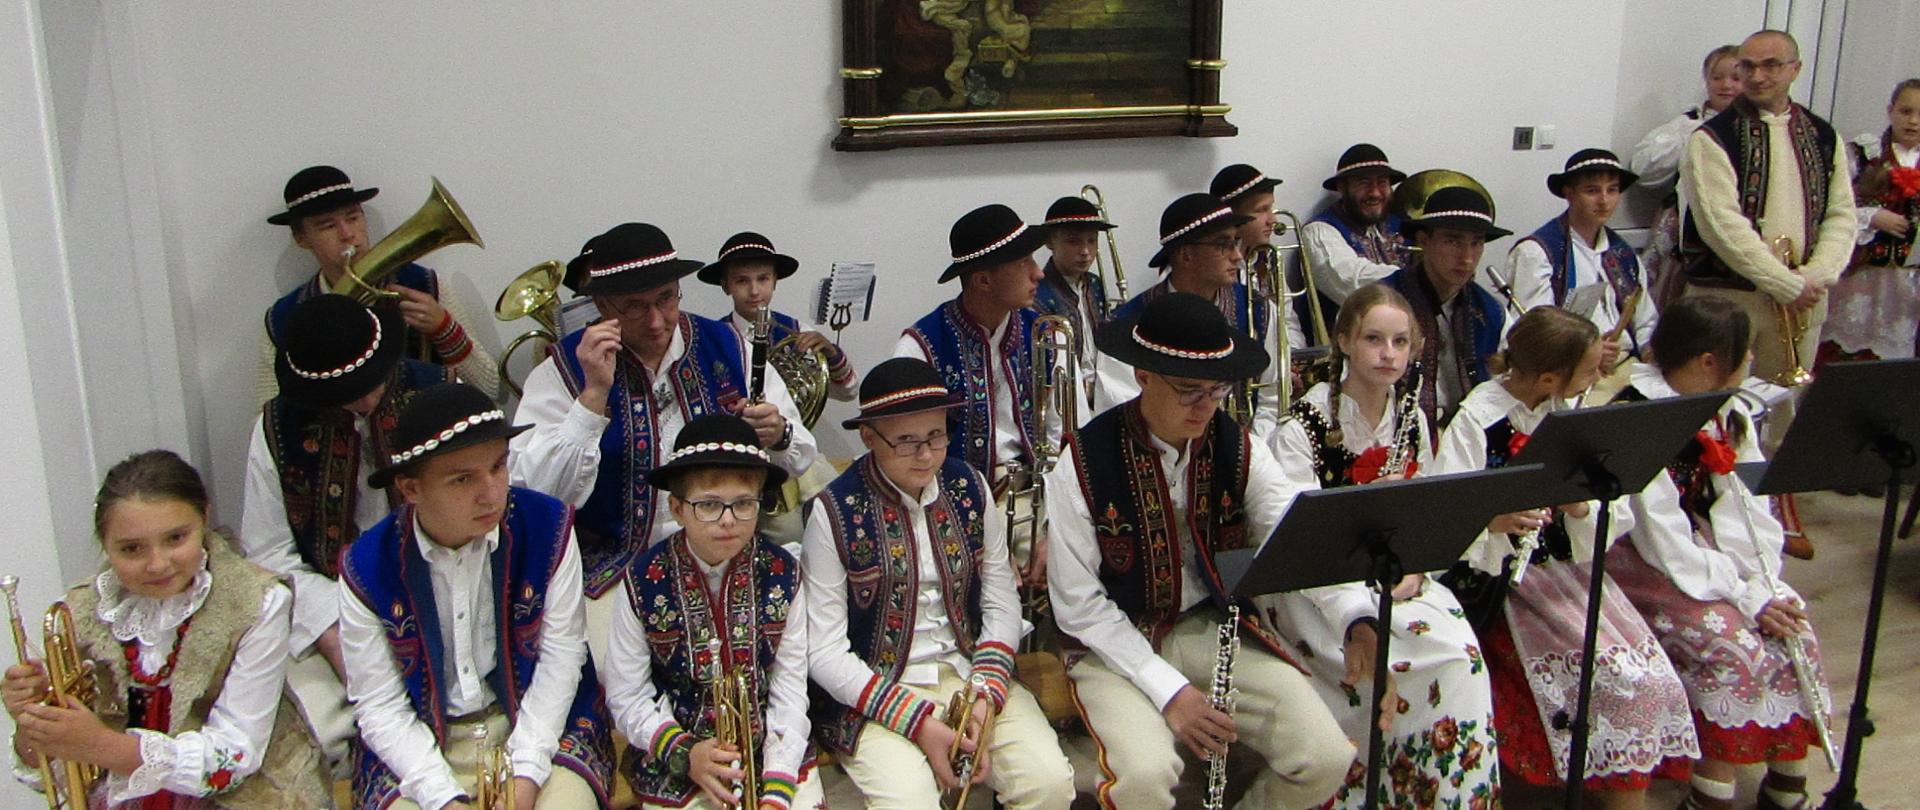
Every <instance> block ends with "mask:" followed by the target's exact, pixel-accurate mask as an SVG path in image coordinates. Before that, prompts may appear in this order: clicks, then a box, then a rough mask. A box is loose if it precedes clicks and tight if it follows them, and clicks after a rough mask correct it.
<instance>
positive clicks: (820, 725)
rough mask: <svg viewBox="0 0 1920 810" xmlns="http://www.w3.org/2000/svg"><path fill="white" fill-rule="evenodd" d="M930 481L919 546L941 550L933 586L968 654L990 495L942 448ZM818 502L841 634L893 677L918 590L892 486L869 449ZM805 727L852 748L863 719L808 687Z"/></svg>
mask: <svg viewBox="0 0 1920 810" xmlns="http://www.w3.org/2000/svg"><path fill="white" fill-rule="evenodd" d="M931 486H935V487H938V488H939V496H938V497H937V498H935V499H934V501H933V503H932V504H930V505H928V506H927V507H926V523H927V531H929V532H931V533H932V534H933V536H932V537H929V538H927V546H928V547H929V548H931V549H933V551H934V553H935V554H937V555H939V556H940V559H939V560H938V561H937V563H936V564H935V567H936V568H938V569H939V571H940V588H941V593H942V594H943V595H944V598H945V602H946V609H947V617H948V618H949V619H951V620H952V622H953V637H954V641H955V642H956V643H957V644H958V645H959V649H960V654H962V655H965V656H968V657H971V656H972V655H973V645H974V640H975V639H977V638H978V637H979V635H980V579H979V572H980V561H981V558H982V557H983V556H985V554H986V546H985V537H986V533H985V532H986V524H985V523H984V521H986V520H992V519H994V518H993V517H992V516H991V515H990V514H989V510H990V509H991V507H992V506H993V496H992V494H990V493H988V492H987V491H986V490H984V489H982V488H981V486H980V479H979V476H978V475H977V474H976V473H975V472H974V471H973V469H972V468H971V467H969V466H968V465H967V463H966V462H964V461H961V460H959V459H956V458H953V457H951V456H949V457H948V458H947V459H946V461H944V462H942V463H941V465H940V472H939V473H938V474H936V476H935V478H934V480H933V483H932V484H931ZM815 497H816V498H817V500H818V501H819V502H820V503H821V504H822V505H823V506H825V507H826V509H825V510H823V511H824V512H825V513H826V515H827V520H828V521H830V523H829V525H830V527H831V528H832V529H833V539H834V546H835V548H836V549H837V550H838V551H839V553H840V563H841V565H843V566H844V567H845V568H846V571H847V640H848V642H850V643H851V645H852V647H853V652H854V654H855V655H858V656H860V660H862V661H865V662H866V663H867V665H868V666H871V667H873V669H874V671H875V672H876V673H879V675H880V677H881V678H883V679H886V680H889V681H892V680H898V679H899V677H900V674H901V673H902V672H903V671H905V669H906V666H907V654H908V652H909V650H910V649H911V648H912V646H913V626H914V622H915V621H916V612H915V611H916V607H917V606H918V604H919V593H920V552H919V543H918V541H917V538H915V537H914V536H913V532H912V522H911V520H910V519H909V518H908V516H907V514H906V513H905V511H904V507H903V506H902V505H901V504H900V500H899V493H898V492H897V491H896V490H895V489H894V487H893V485H892V484H889V483H887V481H886V480H885V479H884V478H882V477H881V473H880V467H879V465H878V464H877V463H875V462H874V460H873V456H872V454H868V455H867V456H865V457H863V458H861V459H860V460H859V461H857V462H855V463H854V465H853V466H852V467H849V468H847V471H846V472H844V473H841V474H840V477H839V478H835V479H833V483H831V484H828V485H827V488H826V489H825V490H822V491H821V493H820V494H819V495H818V496H815ZM811 695H812V696H811V698H810V703H811V704H812V712H811V714H812V716H813V730H814V733H815V734H816V735H817V736H818V738H819V739H820V742H821V743H822V744H824V745H826V746H827V747H829V748H832V749H833V750H836V751H841V752H845V753H852V752H853V751H854V748H855V746H856V745H857V744H858V743H859V741H860V729H861V728H862V727H864V726H865V725H866V717H865V716H863V715H861V714H860V712H859V710H857V709H854V708H852V707H849V706H847V705H845V704H842V703H840V702H839V701H836V700H834V699H833V697H832V696H830V695H828V694H827V693H826V692H825V691H823V690H821V689H819V688H818V687H814V688H813V689H812V692H811Z"/></svg>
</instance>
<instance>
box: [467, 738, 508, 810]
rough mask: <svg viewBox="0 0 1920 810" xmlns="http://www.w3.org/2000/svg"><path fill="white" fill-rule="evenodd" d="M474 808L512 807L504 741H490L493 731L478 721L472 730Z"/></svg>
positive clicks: (483, 809)
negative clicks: (478, 723)
mask: <svg viewBox="0 0 1920 810" xmlns="http://www.w3.org/2000/svg"><path fill="white" fill-rule="evenodd" d="M473 745H474V766H473V770H474V775H473V777H474V781H473V807H474V810H508V808H511V807H512V806H513V763H511V762H508V761H507V746H506V744H505V743H496V742H494V741H493V732H492V731H491V730H489V729H488V728H487V724H486V723H484V722H483V723H481V724H480V725H478V726H475V727H474V729H473Z"/></svg>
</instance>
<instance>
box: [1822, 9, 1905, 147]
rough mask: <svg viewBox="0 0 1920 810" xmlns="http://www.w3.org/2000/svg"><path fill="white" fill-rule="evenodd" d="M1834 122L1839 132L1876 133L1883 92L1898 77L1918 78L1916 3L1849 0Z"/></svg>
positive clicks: (1881, 122) (1883, 116) (1882, 124)
mask: <svg viewBox="0 0 1920 810" xmlns="http://www.w3.org/2000/svg"><path fill="white" fill-rule="evenodd" d="M1843 30H1844V31H1845V40H1844V41H1843V42H1842V44H1841V50H1840V75H1841V76H1843V77H1844V78H1845V81H1843V82H1842V83H1841V84H1840V86H1839V87H1838V88H1836V91H1837V92H1835V93H1834V98H1833V123H1834V126H1836V127H1839V129H1840V133H1841V135H1842V137H1846V138H1852V137H1855V136H1857V135H1860V134H1861V133H1865V132H1871V133H1873V134H1876V135H1877V134H1879V133H1880V131H1881V130H1883V129H1885V128H1886V126H1887V113H1886V110H1887V97H1888V95H1889V94H1891V93H1892V92H1893V88H1894V86H1895V85H1898V84H1899V83H1900V82H1901V80H1903V79H1910V78H1915V77H1920V49H1916V48H1914V47H1913V43H1914V41H1915V38H1916V37H1920V5H1917V4H1914V3H1910V2H1903V0H1849V2H1848V3H1847V13H1846V24H1845V26H1844V29H1843Z"/></svg>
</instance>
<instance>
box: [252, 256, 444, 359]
mask: <svg viewBox="0 0 1920 810" xmlns="http://www.w3.org/2000/svg"><path fill="white" fill-rule="evenodd" d="M389 280H390V281H391V282H392V283H394V284H398V285H400V286H402V287H408V288H411V289H415V290H419V291H421V292H423V293H426V294H428V295H431V296H433V300H435V301H438V300H440V277H439V276H438V275H435V274H434V272H433V271H432V270H428V269H427V268H425V267H421V266H420V265H417V264H414V263H412V262H408V263H406V264H405V265H403V266H402V267H401V268H400V269H399V270H395V271H394V273H393V277H392V278H391V279H389ZM343 281H344V279H343ZM335 292H338V293H342V294H351V293H352V292H354V291H353V290H347V289H340V290H335ZM321 293H322V290H321V289H320V274H319V273H317V272H316V273H314V274H313V278H310V279H307V283H305V284H302V285H300V286H298V287H295V288H293V290H292V291H291V292H288V293H287V294H286V295H283V296H280V300H278V301H275V302H273V306H271V307H268V308H267V338H268V339H269V340H272V341H273V345H275V346H278V345H280V333H281V332H282V331H283V330H284V329H286V326H287V319H288V318H291V317H293V311H294V310H296V309H299V308H300V304H301V303H302V302H304V301H306V300H307V299H309V298H312V297H314V296H316V295H320V294H321ZM372 308H373V309H374V310H375V311H380V312H382V313H383V314H384V313H385V311H388V310H391V311H392V312H396V313H397V312H399V311H400V305H399V304H397V303H394V302H393V301H391V300H387V299H381V300H379V301H376V302H374V304H373V307H372ZM406 356H407V357H408V358H410V359H413V360H419V361H421V362H426V363H441V364H445V362H446V358H443V357H441V356H440V354H439V352H436V351H434V349H433V341H432V340H430V339H428V336H427V335H426V334H425V333H423V332H421V331H420V330H418V329H413V328H408V329H407V350H406Z"/></svg>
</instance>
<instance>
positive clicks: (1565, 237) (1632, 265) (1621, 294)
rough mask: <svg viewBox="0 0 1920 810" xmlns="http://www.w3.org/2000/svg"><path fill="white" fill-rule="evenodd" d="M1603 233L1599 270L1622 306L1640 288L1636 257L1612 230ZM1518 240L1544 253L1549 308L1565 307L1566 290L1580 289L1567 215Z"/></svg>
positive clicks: (1637, 258)
mask: <svg viewBox="0 0 1920 810" xmlns="http://www.w3.org/2000/svg"><path fill="white" fill-rule="evenodd" d="M1603 228H1604V226H1603ZM1604 230H1605V231H1606V234H1607V249H1606V251H1605V252H1603V253H1601V254H1600V267H1601V269H1602V270H1603V271H1604V272H1605V273H1606V278H1605V279H1604V280H1605V281H1606V282H1607V284H1608V285H1610V286H1612V287H1613V300H1614V301H1615V302H1616V303H1618V304H1620V305H1623V306H1624V305H1625V304H1626V300H1627V295H1628V294H1629V293H1632V292H1633V291H1634V290H1638V289H1640V254H1638V253H1635V252H1634V250H1633V246H1632V245H1629V244H1627V240H1625V239H1623V238H1621V236H1620V234H1619V232H1617V231H1615V230H1614V229H1612V228H1604ZM1520 241H1522V242H1533V243H1534V244H1537V245H1539V246H1540V249H1541V250H1543V251H1546V254H1547V265H1548V266H1549V267H1551V268H1552V271H1551V274H1550V275H1549V276H1548V278H1549V279H1550V280H1551V282H1552V285H1553V305H1554V306H1556V307H1558V306H1565V305H1566V302H1567V291H1568V290H1571V289H1574V288H1576V287H1579V286H1580V279H1578V278H1575V277H1574V267H1573V233H1572V230H1571V229H1570V228H1569V227H1568V225H1567V215H1566V214H1561V215H1560V216H1558V217H1555V218H1553V220H1552V221H1550V222H1548V223H1547V224H1545V225H1542V226H1540V228H1539V230H1536V231H1534V232H1533V233H1532V234H1531V235H1529V236H1527V237H1525V238H1523V239H1521V240H1520ZM1623 316H1624V313H1623ZM1629 336H1631V332H1629Z"/></svg>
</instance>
